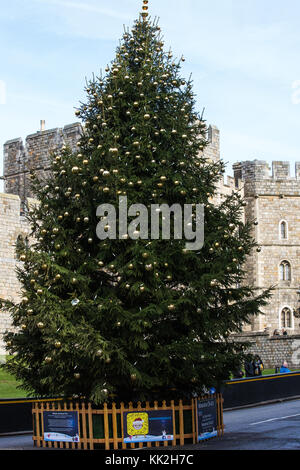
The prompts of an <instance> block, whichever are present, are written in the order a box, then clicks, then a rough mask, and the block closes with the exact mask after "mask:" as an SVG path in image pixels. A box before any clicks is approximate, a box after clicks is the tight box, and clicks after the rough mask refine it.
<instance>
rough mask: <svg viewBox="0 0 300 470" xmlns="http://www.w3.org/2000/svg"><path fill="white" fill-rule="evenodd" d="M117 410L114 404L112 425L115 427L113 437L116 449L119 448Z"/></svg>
mask: <svg viewBox="0 0 300 470" xmlns="http://www.w3.org/2000/svg"><path fill="white" fill-rule="evenodd" d="M117 426H118V425H117V412H116V404H115V403H113V404H112V427H113V439H114V449H115V450H117V449H118V427H117Z"/></svg>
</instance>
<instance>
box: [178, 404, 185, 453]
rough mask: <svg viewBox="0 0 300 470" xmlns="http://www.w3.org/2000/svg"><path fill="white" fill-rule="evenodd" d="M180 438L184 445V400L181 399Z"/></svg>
mask: <svg viewBox="0 0 300 470" xmlns="http://www.w3.org/2000/svg"><path fill="white" fill-rule="evenodd" d="M179 440H180V445H181V446H183V445H184V422H183V406H182V400H179Z"/></svg>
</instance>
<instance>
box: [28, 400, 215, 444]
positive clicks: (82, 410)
mask: <svg viewBox="0 0 300 470" xmlns="http://www.w3.org/2000/svg"><path fill="white" fill-rule="evenodd" d="M211 398H212V396H209V397H208V396H206V397H202V398H201V400H208V399H211ZM214 398H216V404H217V431H218V436H219V437H220V436H222V435H223V433H224V424H223V398H222V395H219V394H217V395H215V396H214ZM151 410H171V411H172V416H173V440H172V441H163V442H147V443H142V442H140V443H129V444H127V443H124V442H123V416H124V412H138V411H151ZM45 411H77V412H78V419H79V435H80V442H51V441H45V440H44V424H43V413H44V412H45ZM32 414H33V440H34V445H35V446H37V447H47V448H58V449H84V450H94V449H101V448H102V449H106V450H109V449H114V450H117V449H124V450H126V449H127V450H130V449H134V448H143V447H144V446H146V447H155V448H157V447H168V446H171V447H173V446H176V445H180V446H183V445H184V444H188V443H189V444H196V443H197V429H196V423H197V419H196V418H197V417H196V399H195V398H193V399H191V400H190V401H188V402H183V401H182V400H179V402H178V404H175V402H174V400H173V401H171V402H170V403H169V404H167V402H166V401H163V402H162V403H161V404H160V405H159V403H158V402H157V401H155V402H154V403H153V406H151V405H150V403H149V402H146V403H144V406H142V403H140V402H138V403H137V405H136V406H133V403H129V405H128V407H125V405H124V403H121V404H120V405H119V407H117V404H116V403H112V405H111V406H108V405H107V404H106V403H104V405H103V407H102V408H101V409H99V408H94V407H93V406H92V405H91V403H88V404H86V403H84V402H75V403H74V402H72V401H70V402H64V401H62V400H56V401H43V400H40V401H36V402H35V403H34V404H33V409H32Z"/></svg>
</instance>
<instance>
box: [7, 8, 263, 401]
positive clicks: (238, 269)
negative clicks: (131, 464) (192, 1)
mask: <svg viewBox="0 0 300 470" xmlns="http://www.w3.org/2000/svg"><path fill="white" fill-rule="evenodd" d="M147 3H148V2H147V1H144V6H143V13H142V14H141V15H140V17H139V19H138V20H137V21H136V22H135V23H134V26H133V28H132V30H130V31H129V30H126V31H125V33H124V35H123V38H122V41H121V42H120V46H119V47H118V48H117V51H116V57H115V59H114V61H113V62H112V63H111V64H110V66H108V67H107V68H106V69H105V74H104V75H103V76H101V77H94V78H93V79H92V80H90V81H89V82H88V83H87V88H86V92H87V102H86V103H82V104H81V105H80V107H79V108H78V110H77V111H76V115H77V116H80V118H81V119H82V121H83V123H84V132H83V134H82V137H81V139H80V141H79V142H78V150H77V151H76V152H74V151H71V149H70V148H68V147H63V148H62V149H60V150H59V151H57V152H55V153H54V154H53V156H52V163H51V170H52V171H51V176H50V177H49V178H47V180H46V181H45V180H43V179H38V178H37V177H36V176H35V175H34V174H32V187H33V190H34V193H35V195H36V198H37V200H38V201H39V204H38V205H37V206H36V207H34V208H31V209H30V211H29V213H28V219H29V221H30V224H31V227H32V237H33V240H34V241H33V243H32V244H31V245H30V246H28V245H26V244H25V243H23V242H22V240H20V241H19V243H18V246H17V254H18V257H19V260H20V262H21V265H20V266H19V268H18V277H19V280H20V282H21V287H22V298H21V300H20V302H19V303H12V302H8V301H4V302H3V308H5V309H6V310H8V311H10V313H11V315H12V318H13V325H14V326H15V327H16V331H14V332H7V333H6V335H5V340H6V344H7V348H8V350H9V351H10V353H11V355H12V357H11V359H10V360H9V361H8V362H7V364H6V366H5V367H6V368H7V369H8V370H9V371H11V372H12V373H13V374H14V375H15V376H16V377H17V378H18V379H20V380H21V382H22V384H23V385H22V386H23V388H24V387H25V388H26V389H27V390H28V392H29V393H34V394H35V395H36V396H58V395H62V396H81V397H85V398H86V399H89V400H92V401H93V402H94V403H96V404H99V403H102V402H103V401H105V400H109V399H110V398H113V399H116V398H117V399H118V400H138V399H139V400H144V399H153V398H154V397H160V398H164V399H167V398H170V397H181V398H183V397H189V396H191V395H192V394H193V393H198V394H201V392H202V391H203V389H204V387H210V386H217V385H218V384H220V383H221V382H222V381H223V380H225V379H227V378H228V377H229V375H230V373H231V371H233V370H235V368H236V367H237V365H238V364H239V363H240V362H241V361H242V360H243V358H244V357H245V345H243V344H240V343H239V344H236V343H234V342H232V340H231V338H230V334H231V333H233V332H237V331H241V329H242V327H243V325H244V324H245V323H247V322H249V318H250V315H256V314H258V313H259V312H260V308H261V307H262V306H263V305H264V304H265V302H266V299H267V297H268V292H264V293H260V294H257V293H255V292H254V290H253V289H252V288H251V287H250V286H247V285H245V282H244V278H245V272H244V269H243V266H244V264H245V261H246V259H247V256H248V255H250V253H251V252H252V250H253V249H256V244H255V241H254V240H253V238H252V236H251V230H252V229H251V224H244V223H243V220H242V211H243V205H244V201H243V200H242V197H241V195H240V194H239V193H238V192H237V193H235V194H232V195H231V196H228V197H226V198H225V199H224V201H223V202H222V203H221V204H219V205H217V204H216V203H214V201H213V198H214V195H215V193H216V186H217V183H218V181H219V179H220V177H221V175H222V173H223V172H224V165H223V163H222V162H216V163H212V162H210V161H208V160H207V159H206V158H205V156H204V154H203V149H204V148H205V146H206V145H207V127H206V123H205V121H204V119H203V117H202V115H200V114H199V113H198V112H197V111H196V110H195V107H196V98H195V96H194V94H193V89H192V88H193V87H192V81H191V79H189V80H187V81H186V80H185V79H184V78H182V76H181V67H182V61H184V58H183V57H182V58H181V59H180V60H175V59H174V58H173V55H172V52H171V51H168V52H166V51H165V50H164V47H163V46H164V44H163V40H162V37H161V32H160V28H159V27H158V25H157V22H156V21H151V20H150V19H149V17H148V12H147V9H148V7H147ZM125 202H126V204H127V207H130V211H129V212H128V214H127V215H128V224H129V227H126V226H124V221H121V216H120V213H119V212H118V211H117V210H116V212H115V214H114V215H115V218H114V217H108V214H107V213H105V211H101V209H99V206H101V207H102V208H103V207H104V208H105V207H106V208H108V209H109V208H111V207H114V208H118V207H120V203H123V204H124V203H125ZM104 204H106V206H104ZM174 204H175V205H177V207H182V208H183V207H185V205H188V206H187V207H189V208H192V211H191V213H190V214H189V221H187V220H185V221H184V222H183V221H182V225H183V224H184V223H185V226H186V227H189V229H190V230H192V229H194V231H195V224H196V223H197V221H199V218H198V216H197V214H196V212H195V211H196V209H197V208H199V207H200V205H201V207H204V221H205V223H204V228H205V239H204V245H203V247H198V248H197V249H188V248H187V246H188V245H186V240H185V239H184V238H183V237H181V238H180V237H178V236H175V235H176V233H177V235H178V230H177V231H176V230H175V226H176V227H177V228H178V229H179V233H180V224H179V225H176V224H178V218H176V217H175V215H174V213H173V212H172V211H170V214H171V217H170V220H171V222H172V227H173V225H174V230H173V232H172V233H170V237H165V238H163V237H162V236H161V234H162V231H163V228H164V217H161V215H164V211H163V208H166V207H167V208H171V207H175V206H174ZM143 208H147V209H148V211H149V214H152V216H153V217H154V216H155V215H156V216H158V218H159V224H158V226H156V230H155V234H154V236H153V231H152V232H151V233H150V228H149V226H148V229H146V230H145V226H144V225H145V224H143V227H142V221H143V220H144V219H142V218H141V215H144V212H143ZM153 208H154V209H153ZM165 214H166V213H165ZM156 220H157V219H156ZM116 227H117V229H119V230H117V229H116ZM127 228H128V230H127ZM142 228H143V229H142ZM181 229H182V226H181ZM175 232H176V233H175ZM172 235H173V236H172ZM168 238H169V239H168Z"/></svg>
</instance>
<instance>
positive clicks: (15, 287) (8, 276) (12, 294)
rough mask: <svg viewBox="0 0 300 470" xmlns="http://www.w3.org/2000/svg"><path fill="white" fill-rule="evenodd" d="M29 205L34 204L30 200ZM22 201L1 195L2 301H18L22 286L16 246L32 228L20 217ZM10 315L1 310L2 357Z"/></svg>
mask: <svg viewBox="0 0 300 470" xmlns="http://www.w3.org/2000/svg"><path fill="white" fill-rule="evenodd" d="M28 203H29V205H30V204H32V203H34V201H33V200H31V199H29V200H28ZM20 210H21V200H20V198H19V196H15V195H12V194H0V299H1V298H3V299H8V300H18V298H19V291H20V285H19V282H18V279H17V276H16V266H17V265H18V262H17V260H16V256H15V244H16V241H17V238H18V236H19V235H21V236H22V237H24V238H25V237H28V236H29V234H30V227H29V225H28V222H27V220H26V219H25V217H24V216H21V215H20ZM10 326H11V321H10V318H9V315H8V314H7V313H6V312H4V311H3V310H0V355H1V354H4V349H3V347H4V345H3V342H2V334H3V332H4V331H5V330H6V329H8V328H10Z"/></svg>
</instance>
